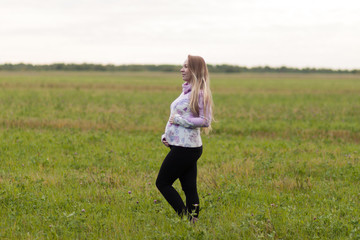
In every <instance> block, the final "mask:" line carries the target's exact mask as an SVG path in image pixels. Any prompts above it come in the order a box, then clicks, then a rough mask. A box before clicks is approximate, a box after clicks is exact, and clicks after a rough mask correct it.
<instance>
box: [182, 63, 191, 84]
mask: <svg viewBox="0 0 360 240" xmlns="http://www.w3.org/2000/svg"><path fill="white" fill-rule="evenodd" d="M180 72H181V75H182V79H183V80H184V81H185V82H189V81H190V78H191V73H190V70H189V68H188V60H187V59H186V60H185V62H184V64H183V67H182V68H181V70H180Z"/></svg>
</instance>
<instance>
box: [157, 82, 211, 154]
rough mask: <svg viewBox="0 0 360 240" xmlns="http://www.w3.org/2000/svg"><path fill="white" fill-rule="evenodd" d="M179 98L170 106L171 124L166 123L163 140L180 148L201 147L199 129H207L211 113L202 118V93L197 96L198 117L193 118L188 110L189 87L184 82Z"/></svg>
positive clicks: (208, 112)
mask: <svg viewBox="0 0 360 240" xmlns="http://www.w3.org/2000/svg"><path fill="white" fill-rule="evenodd" d="M182 87H183V91H182V93H181V94H180V96H179V97H178V98H177V99H175V101H174V102H173V103H172V104H171V106H170V116H172V115H174V120H173V123H172V124H171V123H170V122H169V121H168V122H167V125H166V128H165V133H164V134H163V135H162V136H161V139H165V140H166V141H167V142H168V143H169V145H172V146H181V147H201V146H202V141H201V136H200V127H208V126H209V125H210V122H211V113H210V111H206V112H207V113H206V115H207V116H204V101H203V95H202V92H201V93H200V94H199V116H194V114H193V113H192V112H191V110H190V96H191V85H190V84H189V83H187V82H185V83H184V84H183V85H182Z"/></svg>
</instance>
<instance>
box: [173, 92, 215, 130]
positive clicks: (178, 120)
mask: <svg viewBox="0 0 360 240" xmlns="http://www.w3.org/2000/svg"><path fill="white" fill-rule="evenodd" d="M172 117H173V119H172V122H173V123H175V124H178V125H180V126H183V127H186V128H198V127H208V126H209V125H210V122H211V112H210V109H208V110H207V111H206V116H205V114H204V101H203V97H202V94H200V97H199V116H198V117H195V116H190V117H188V118H183V117H181V116H180V115H179V114H175V115H174V116H172Z"/></svg>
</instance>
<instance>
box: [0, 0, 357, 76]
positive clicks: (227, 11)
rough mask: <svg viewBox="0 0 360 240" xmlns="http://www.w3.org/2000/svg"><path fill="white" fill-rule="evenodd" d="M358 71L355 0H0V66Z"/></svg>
mask: <svg viewBox="0 0 360 240" xmlns="http://www.w3.org/2000/svg"><path fill="white" fill-rule="evenodd" d="M187 54H192V55H200V56H203V57H204V58H205V60H206V61H207V63H211V64H222V63H227V64H236V65H241V66H249V67H252V66H258V65H261V66H264V65H269V66H274V67H277V66H282V65H286V66H289V67H329V68H336V69H339V68H341V69H354V68H356V69H359V68H360V1H359V0H342V1H339V0H336V1H335V0H301V1H294V0H293V1H292V0H271V1H270V0H221V1H215V0H181V1H178V0H152V1H150V0H128V1H127V0H76V1H74V0H35V1H30V0H0V64H2V63H19V62H24V63H36V64H39V63H40V64H41V63H54V62H65V63H70V62H71V63H83V62H87V63H102V64H108V63H112V64H131V63H141V64H147V63H154V64H161V63H169V64H182V62H183V61H184V60H185V58H186V56H187Z"/></svg>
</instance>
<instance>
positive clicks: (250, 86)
mask: <svg viewBox="0 0 360 240" xmlns="http://www.w3.org/2000/svg"><path fill="white" fill-rule="evenodd" d="M211 77H212V90H213V96H214V101H215V105H216V108H215V116H216V119H217V122H215V123H214V124H213V128H214V131H213V133H212V134H210V135H209V136H204V135H203V144H204V153H203V156H202V157H201V159H200V160H199V162H198V190H199V194H200V205H201V211H200V220H199V221H198V223H197V224H196V225H195V226H193V225H191V224H189V223H188V222H187V221H186V220H182V219H180V218H178V217H177V216H176V214H175V212H174V211H173V210H172V209H171V207H170V205H169V204H168V203H167V202H166V201H165V200H164V199H163V197H162V196H161V194H160V193H159V192H158V191H157V189H156V187H155V179H156V177H157V172H158V170H159V167H160V165H161V163H162V160H163V159H164V157H165V156H166V154H167V151H168V150H167V149H166V148H165V147H164V146H163V145H162V144H161V142H160V136H161V134H162V133H163V131H164V127H165V124H166V121H167V119H168V117H169V106H170V103H171V102H172V101H173V100H174V99H175V98H176V97H177V96H178V95H179V94H180V91H181V84H182V80H181V78H180V77H179V74H173V73H95V72H84V73H78V72H67V73H61V72H0V163H1V168H0V238H1V239H360V217H359V216H360V187H359V182H360V161H359V160H360V147H359V143H360V121H359V116H360V95H359V92H360V76H359V75H305V74H293V75H291V74H212V75H211ZM175 187H176V188H177V189H178V190H179V191H180V190H181V187H180V184H179V183H178V182H176V183H175ZM129 191H131V193H129ZM182 196H183V194H182Z"/></svg>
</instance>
